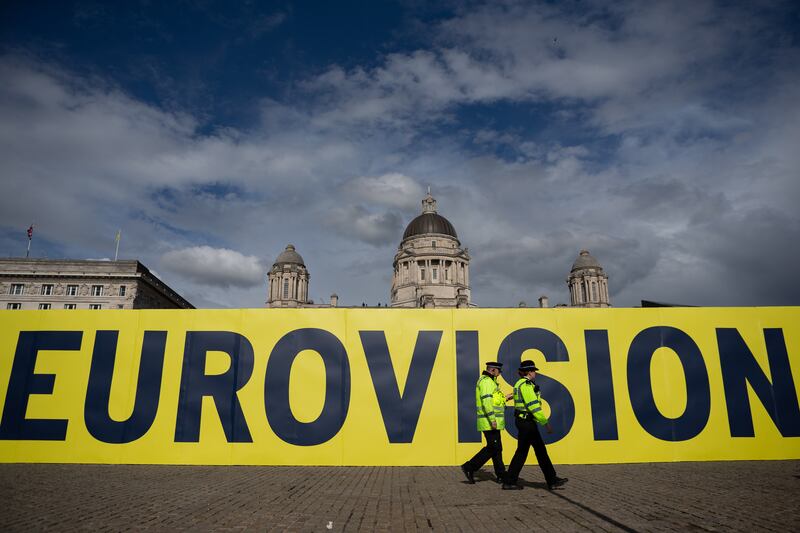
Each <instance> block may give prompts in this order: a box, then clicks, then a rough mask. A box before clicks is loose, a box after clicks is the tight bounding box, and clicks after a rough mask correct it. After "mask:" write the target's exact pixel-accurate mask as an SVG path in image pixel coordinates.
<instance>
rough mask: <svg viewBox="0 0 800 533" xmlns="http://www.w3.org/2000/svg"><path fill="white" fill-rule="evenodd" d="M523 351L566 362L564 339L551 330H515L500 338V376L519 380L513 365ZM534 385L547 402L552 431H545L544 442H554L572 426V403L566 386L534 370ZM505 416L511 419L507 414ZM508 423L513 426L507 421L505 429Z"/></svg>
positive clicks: (498, 354) (573, 416) (517, 361)
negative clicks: (501, 369)
mask: <svg viewBox="0 0 800 533" xmlns="http://www.w3.org/2000/svg"><path fill="white" fill-rule="evenodd" d="M525 350H539V351H540V352H542V354H544V358H545V361H550V362H553V361H569V354H568V353H567V347H566V346H565V345H564V341H562V340H561V338H560V337H559V336H558V335H556V334H555V333H553V332H552V331H550V330H547V329H542V328H525V329H518V330H517V331H513V332H511V333H509V335H508V336H507V337H506V338H505V339H503V342H502V343H501V344H500V349H499V350H498V352H497V360H498V361H499V362H500V363H503V366H504V368H503V378H504V379H505V380H506V381H507V382H508V383H511V384H513V383H516V382H517V380H518V379H519V377H518V376H517V368H519V363H520V360H521V359H522V354H523V352H525ZM535 362H539V361H535ZM509 378H511V379H509ZM536 384H537V385H539V386H540V387H541V389H542V399H544V400H545V401H546V402H547V403H548V404H550V411H551V415H550V425H551V426H553V433H552V434H550V433H545V434H543V435H542V438H543V439H544V441H545V443H547V444H550V443H553V442H557V441H559V440H561V439H563V438H564V437H565V436H566V435H567V433H569V430H570V429H572V424H573V423H574V422H575V402H574V401H573V400H572V395H571V394H570V393H569V391H568V390H567V388H566V387H565V386H564V385H563V384H561V382H559V381H557V380H555V379H553V378H550V377H547V376H545V375H544V374H538V373H537V375H536ZM508 409H511V408H510V407H509V408H508ZM506 418H507V419H508V420H511V419H512V418H511V417H508V416H507V417H506ZM508 426H514V425H513V424H507V428H508ZM514 427H515V426H514ZM515 429H516V427H515Z"/></svg>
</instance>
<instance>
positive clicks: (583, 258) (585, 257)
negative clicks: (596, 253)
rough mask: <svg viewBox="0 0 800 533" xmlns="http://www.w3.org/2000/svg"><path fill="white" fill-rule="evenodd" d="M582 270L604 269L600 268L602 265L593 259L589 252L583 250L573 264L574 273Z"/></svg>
mask: <svg viewBox="0 0 800 533" xmlns="http://www.w3.org/2000/svg"><path fill="white" fill-rule="evenodd" d="M582 268H597V269H602V268H603V267H601V266H600V263H598V262H597V259H595V258H594V257H592V254H590V253H589V251H588V250H581V252H580V254H579V255H578V258H577V259H576V260H575V262H574V263H572V272H574V271H575V270H580V269H582Z"/></svg>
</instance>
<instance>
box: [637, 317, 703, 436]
mask: <svg viewBox="0 0 800 533" xmlns="http://www.w3.org/2000/svg"><path fill="white" fill-rule="evenodd" d="M662 347H664V348H670V349H671V350H673V351H674V352H675V353H676V354H677V356H678V358H679V359H680V361H681V365H683V374H684V378H685V379H686V408H685V410H684V412H683V414H682V415H681V416H679V417H677V418H667V417H665V416H664V415H663V414H661V412H660V411H659V410H658V407H657V406H656V402H655V400H654V398H653V386H652V383H651V382H650V363H651V361H652V359H653V354H654V353H655V351H656V349H658V348H662ZM628 393H629V394H630V398H631V406H632V407H633V412H634V414H635V415H636V419H637V420H638V421H639V424H640V425H641V426H642V427H643V428H644V429H645V431H647V432H648V433H650V434H651V435H653V436H654V437H657V438H659V439H662V440H667V441H683V440H689V439H691V438H693V437H695V436H697V435H698V434H699V433H700V432H701V431H703V428H704V427H706V423H708V417H709V415H710V413H711V390H710V388H709V384H708V372H707V371H706V365H705V361H703V354H701V353H700V348H698V347H697V344H696V343H695V342H694V340H692V338H691V337H690V336H689V335H687V334H686V333H685V332H684V331H682V330H680V329H677V328H673V327H669V326H655V327H651V328H647V329H644V330H642V331H640V332H639V334H638V335H636V337H634V339H633V341H631V346H630V349H629V350H628Z"/></svg>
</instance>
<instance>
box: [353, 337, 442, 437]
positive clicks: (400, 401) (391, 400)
mask: <svg viewBox="0 0 800 533" xmlns="http://www.w3.org/2000/svg"><path fill="white" fill-rule="evenodd" d="M359 334H360V335H361V345H362V346H363V347H364V355H366V356H367V365H369V373H370V375H371V376H372V385H373V387H375V394H376V395H377V397H378V406H379V407H380V409H381V415H382V416H383V424H384V426H386V434H387V436H388V437H389V442H392V443H402V442H411V441H412V440H414V432H415V431H416V429H417V422H418V421H419V415H420V411H421V410H422V402H423V401H424V400H425V393H426V391H427V390H428V383H429V382H430V380H431V372H432V371H433V363H434V362H435V361H436V354H437V352H438V351H439V342H440V341H441V340H442V332H441V331H420V332H419V334H418V335H417V343H416V345H415V346H414V355H413V356H412V357H411V366H410V367H409V369H408V377H407V378H406V385H405V387H404V388H403V394H402V396H401V395H400V389H399V387H398V386H397V376H396V375H395V372H394V367H393V365H392V358H391V356H390V355H389V346H388V345H387V344H386V335H384V333H383V331H360V332H359Z"/></svg>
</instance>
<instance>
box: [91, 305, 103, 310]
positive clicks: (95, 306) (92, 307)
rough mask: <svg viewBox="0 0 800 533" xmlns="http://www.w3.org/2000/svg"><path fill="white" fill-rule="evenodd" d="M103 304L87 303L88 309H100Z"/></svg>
mask: <svg viewBox="0 0 800 533" xmlns="http://www.w3.org/2000/svg"><path fill="white" fill-rule="evenodd" d="M102 308H103V306H102V305H100V304H89V309H102Z"/></svg>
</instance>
